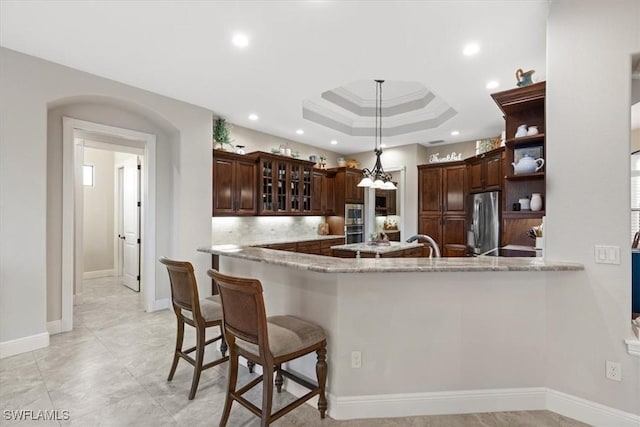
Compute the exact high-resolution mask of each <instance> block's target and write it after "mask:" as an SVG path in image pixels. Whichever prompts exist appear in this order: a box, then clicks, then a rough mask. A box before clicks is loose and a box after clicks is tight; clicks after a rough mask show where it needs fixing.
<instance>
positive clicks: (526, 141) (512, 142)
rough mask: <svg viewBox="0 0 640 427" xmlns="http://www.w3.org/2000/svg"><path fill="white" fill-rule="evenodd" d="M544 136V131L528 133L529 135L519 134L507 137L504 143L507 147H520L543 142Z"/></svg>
mask: <svg viewBox="0 0 640 427" xmlns="http://www.w3.org/2000/svg"><path fill="white" fill-rule="evenodd" d="M544 137H545V135H544V133H538V134H536V135H530V136H521V137H519V138H510V139H507V140H506V141H505V144H506V145H507V147H509V148H515V147H520V146H525V145H533V144H536V143H541V144H542V143H543V142H544Z"/></svg>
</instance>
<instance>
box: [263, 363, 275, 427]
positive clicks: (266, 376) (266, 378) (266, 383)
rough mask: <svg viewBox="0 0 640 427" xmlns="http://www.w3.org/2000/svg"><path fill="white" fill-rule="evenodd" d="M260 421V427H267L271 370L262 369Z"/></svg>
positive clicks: (270, 393) (270, 395)
mask: <svg viewBox="0 0 640 427" xmlns="http://www.w3.org/2000/svg"><path fill="white" fill-rule="evenodd" d="M262 375H263V376H262V419H261V421H260V427H268V425H269V421H270V418H271V404H272V401H273V369H265V368H264V366H263V369H262Z"/></svg>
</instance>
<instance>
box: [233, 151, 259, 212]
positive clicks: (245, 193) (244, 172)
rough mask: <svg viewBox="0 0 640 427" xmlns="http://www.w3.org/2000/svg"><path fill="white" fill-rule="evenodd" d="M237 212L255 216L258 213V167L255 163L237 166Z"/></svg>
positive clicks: (238, 164)
mask: <svg viewBox="0 0 640 427" xmlns="http://www.w3.org/2000/svg"><path fill="white" fill-rule="evenodd" d="M235 182H236V188H235V190H236V197H237V200H236V210H237V213H240V214H245V215H254V214H255V213H256V210H257V209H256V191H255V189H256V166H255V164H254V163H245V162H238V163H237V164H236V175H235Z"/></svg>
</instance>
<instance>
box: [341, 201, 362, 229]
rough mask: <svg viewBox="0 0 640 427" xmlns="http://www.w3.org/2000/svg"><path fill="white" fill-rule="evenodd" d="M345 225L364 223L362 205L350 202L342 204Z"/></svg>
mask: <svg viewBox="0 0 640 427" xmlns="http://www.w3.org/2000/svg"><path fill="white" fill-rule="evenodd" d="M344 216H345V218H344V222H345V225H361V224H364V205H361V204H350V203H347V204H346V205H344Z"/></svg>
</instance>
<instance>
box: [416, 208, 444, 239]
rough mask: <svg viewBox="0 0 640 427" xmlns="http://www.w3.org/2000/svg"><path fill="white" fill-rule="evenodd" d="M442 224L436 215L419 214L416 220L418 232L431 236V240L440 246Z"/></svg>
mask: <svg viewBox="0 0 640 427" xmlns="http://www.w3.org/2000/svg"><path fill="white" fill-rule="evenodd" d="M441 230H442V224H441V217H440V216H439V215H438V216H426V215H422V216H420V219H419V221H418V234H426V235H427V236H431V238H433V240H435V241H436V243H437V244H438V245H440V246H442V232H441Z"/></svg>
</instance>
